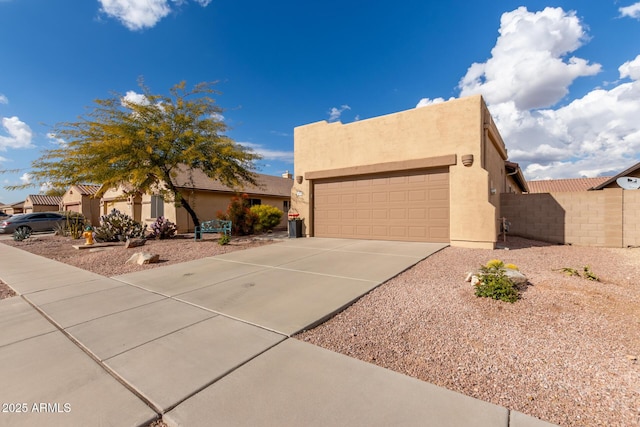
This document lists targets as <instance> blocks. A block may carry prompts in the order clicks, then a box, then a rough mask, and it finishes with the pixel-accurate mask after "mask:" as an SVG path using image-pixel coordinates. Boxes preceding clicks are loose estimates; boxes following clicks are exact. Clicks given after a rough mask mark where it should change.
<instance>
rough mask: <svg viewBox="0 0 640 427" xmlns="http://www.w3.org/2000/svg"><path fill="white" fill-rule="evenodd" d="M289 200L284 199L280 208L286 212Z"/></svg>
mask: <svg viewBox="0 0 640 427" xmlns="http://www.w3.org/2000/svg"><path fill="white" fill-rule="evenodd" d="M290 203H291V202H289V201H288V200H285V201H283V202H282V210H283V211H284V212H285V213H286V212H289V204H290Z"/></svg>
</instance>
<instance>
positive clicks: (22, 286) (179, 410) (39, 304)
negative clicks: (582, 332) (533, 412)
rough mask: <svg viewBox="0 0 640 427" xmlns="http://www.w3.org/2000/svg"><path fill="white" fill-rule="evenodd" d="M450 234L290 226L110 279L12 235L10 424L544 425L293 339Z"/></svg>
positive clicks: (6, 383) (6, 350) (5, 420)
mask: <svg viewBox="0 0 640 427" xmlns="http://www.w3.org/2000/svg"><path fill="white" fill-rule="evenodd" d="M442 247H443V245H434V244H422V243H401V242H372V241H358V240H341V239H293V240H288V241H285V242H283V243H278V244H274V245H268V246H263V247H260V248H256V249H251V250H246V251H240V252H233V253H230V254H225V255H222V256H218V257H211V258H204V259H200V260H196V261H192V262H188V263H183V264H177V265H172V266H168V267H161V268H156V269H152V270H147V271H143V272H139V273H132V274H127V275H123V276H118V277H113V278H105V277H103V276H100V275H96V274H93V273H89V272H86V271H83V270H80V269H77V268H75V267H71V266H68V265H65V264H61V263H57V262H55V261H51V260H47V259H45V258H42V257H39V256H36V255H33V254H30V253H27V252H24V251H21V250H18V249H15V248H12V247H9V246H6V245H1V244H0V279H2V280H3V281H4V282H5V283H8V284H9V285H10V286H11V287H12V288H14V289H15V290H16V291H17V292H18V293H19V294H20V296H19V297H14V298H10V299H7V300H3V301H0V325H2V328H1V329H0V331H1V332H0V378H2V379H3V387H2V388H1V390H0V400H1V401H2V403H3V405H5V404H6V405H7V407H6V408H2V409H3V410H4V411H3V412H0V426H3V425H11V426H16V425H18V426H20V425H66V426H69V425H72V426H75V425H78V426H80V425H95V424H99V425H114V426H115V425H144V424H146V423H149V422H150V421H152V420H154V419H156V418H158V417H159V416H161V415H163V416H164V420H165V421H166V422H167V423H168V424H170V425H183V426H200V425H212V424H215V425H229V426H237V425H247V426H249V425H251V426H255V425H349V426H353V425H390V424H391V425H397V424H403V425H420V426H422V425H434V426H435V425H438V426H441V425H445V426H447V425H450V426H462V425H465V426H466V425H474V426H511V427H526V426H543V425H548V424H546V423H543V422H541V421H539V420H536V419H533V418H531V417H527V416H525V415H523V414H519V413H516V412H513V411H512V412H510V411H508V410H507V409H506V408H502V407H499V406H496V405H493V404H489V403H486V402H482V401H479V400H476V399H473V398H470V397H466V396H463V395H461V394H458V393H454V392H451V391H448V390H445V389H442V388H439V387H436V386H433V385H431V384H428V383H425V382H422V381H419V380H416V379H413V378H410V377H407V376H404V375H401V374H398V373H395V372H392V371H389V370H386V369H383V368H380V367H377V366H375V365H371V364H368V363H365V362H361V361H358V360H355V359H351V358H349V357H346V356H343V355H340V354H337V353H333V352H330V351H328V350H324V349H321V348H319V347H316V346H313V345H311V344H308V343H304V342H301V341H298V340H295V339H291V338H289V337H290V336H291V335H293V334H294V333H296V332H298V331H300V330H303V329H306V328H309V327H311V326H313V325H315V324H317V323H319V322H321V321H322V320H323V319H326V318H327V317H329V316H331V315H332V314H333V313H335V312H336V311H339V310H341V309H342V308H343V307H345V306H346V305H348V304H350V303H351V302H352V301H354V300H355V299H357V298H359V297H360V296H362V295H363V294H365V293H366V292H369V291H370V290H371V289H373V288H375V287H376V286H378V285H379V284H380V283H382V282H384V281H386V280H388V279H389V278H391V277H393V276H395V275H397V274H398V273H399V272H401V271H403V270H405V269H407V268H409V267H411V266H412V265H414V264H415V263H417V262H418V261H420V260H421V259H424V258H425V257H427V256H429V255H430V254H432V253H433V252H435V251H437V250H440V249H441V248H442Z"/></svg>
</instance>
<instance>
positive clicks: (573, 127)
mask: <svg viewBox="0 0 640 427" xmlns="http://www.w3.org/2000/svg"><path fill="white" fill-rule="evenodd" d="M638 5H640V3H638ZM629 13H631V12H629ZM499 34H500V35H499V37H498V39H497V41H496V45H495V46H494V48H493V49H492V51H491V57H490V58H489V59H488V60H487V61H486V62H485V63H481V64H478V63H475V64H472V65H471V66H470V67H469V69H468V70H467V73H466V75H465V76H464V77H463V78H462V79H461V80H460V84H459V88H460V94H461V96H467V95H472V94H477V93H480V94H482V95H483V97H484V99H485V100H486V101H487V104H488V105H489V109H490V110H491V114H492V116H493V117H494V119H495V122H496V124H497V126H498V129H499V130H500V134H501V135H502V137H503V139H504V140H505V143H506V145H507V148H508V150H509V159H510V160H512V161H515V162H518V163H520V165H521V167H522V168H523V170H524V172H525V176H526V177H527V179H530V180H533V179H547V178H575V177H581V176H585V177H593V176H602V175H615V174H617V173H619V172H620V171H622V170H624V169H626V168H628V167H629V166H631V165H633V164H634V163H636V162H638V161H640V155H639V153H640V120H638V117H640V55H638V56H637V57H636V58H635V59H632V60H630V61H627V62H625V63H624V64H622V65H620V67H619V68H618V71H619V73H620V80H619V81H618V82H615V83H613V84H610V85H608V86H607V89H608V90H605V89H601V88H594V89H593V90H591V91H590V92H589V93H587V94H586V95H585V96H583V97H582V98H578V99H574V100H573V101H571V102H569V103H568V104H566V105H562V106H559V107H557V106H556V104H557V103H558V102H559V101H561V100H562V99H563V98H564V97H565V96H566V95H567V94H568V93H569V87H570V85H571V84H572V83H573V81H574V80H575V79H577V78H579V77H581V76H589V75H593V74H596V73H598V72H599V71H600V69H601V66H600V64H590V63H589V62H588V60H585V59H580V58H575V57H571V56H570V55H571V53H572V52H574V51H575V50H576V49H578V48H579V47H580V46H582V45H583V44H584V43H586V42H587V41H588V37H587V34H586V31H585V27H584V26H583V24H582V23H581V22H580V20H579V19H578V18H577V17H576V14H575V12H565V11H564V10H562V9H561V8H546V9H544V10H543V11H540V12H529V11H528V10H527V9H526V8H524V7H520V8H518V9H516V10H514V11H511V12H507V13H504V14H503V15H502V19H501V24H500V29H499ZM437 102H440V99H439V98H436V99H433V100H431V99H429V98H425V99H422V100H420V102H419V103H418V105H417V106H422V105H430V104H433V103H437Z"/></svg>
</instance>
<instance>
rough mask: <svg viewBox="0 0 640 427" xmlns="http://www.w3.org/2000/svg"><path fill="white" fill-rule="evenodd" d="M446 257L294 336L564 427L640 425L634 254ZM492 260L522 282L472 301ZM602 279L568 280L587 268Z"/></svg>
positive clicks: (524, 251) (518, 244) (638, 267)
mask: <svg viewBox="0 0 640 427" xmlns="http://www.w3.org/2000/svg"><path fill="white" fill-rule="evenodd" d="M507 246H508V247H509V248H510V250H504V249H502V250H481V249H463V248H446V249H444V250H442V251H440V252H438V253H436V254H435V255H433V256H431V257H429V258H428V259H426V260H424V261H422V262H420V263H419V264H417V265H416V266H414V267H413V268H411V269H409V270H407V271H405V272H404V273H402V274H400V275H399V276H397V277H395V278H394V279H392V280H390V281H388V282H386V283H385V284H383V285H382V286H380V287H379V288H377V289H375V290H373V291H372V292H370V293H369V294H368V295H366V296H364V297H363V298H362V299H360V300H359V301H357V302H356V303H355V304H353V305H352V306H351V307H349V308H348V309H347V310H345V311H343V312H342V313H340V314H338V315H337V316H335V317H334V318H333V319H331V320H329V321H328V322H326V323H324V324H322V325H320V326H318V327H316V328H315V329H313V330H310V331H306V332H303V333H301V334H299V335H298V336H297V338H298V339H301V340H304V341H307V342H310V343H312V344H316V345H319V346H322V347H325V348H327V349H330V350H333V351H336V352H339V353H342V354H345V355H348V356H351V357H355V358H358V359H361V360H364V361H367V362H370V363H374V364H376V365H379V366H382V367H385V368H388V369H392V370H394V371H397V372H401V373H404V374H406V375H410V376H412V377H416V378H419V379H421V380H424V381H428V382H431V383H434V384H437V385H439V386H443V387H445V388H448V389H450V390H454V391H458V392H460V393H463V394H466V395H468V396H473V397H476V398H478V399H482V400H485V401H489V402H493V403H495V404H498V405H502V406H505V407H507V408H509V409H512V410H517V411H521V412H524V413H526V414H529V415H532V416H535V417H538V418H541V419H543V420H546V421H549V422H553V423H556V424H559V425H563V426H634V425H640V363H639V362H638V357H639V356H640V283H639V281H638V278H639V277H640V249H605V248H585V247H572V246H558V245H544V244H542V243H539V242H533V241H529V240H525V239H519V238H515V237H514V238H510V241H509V242H508V243H507ZM491 259H501V260H503V261H504V262H505V263H513V264H516V265H517V266H518V267H519V268H520V271H522V272H523V273H524V274H525V275H527V277H528V278H529V286H527V287H526V289H524V290H523V291H522V292H521V299H520V300H519V301H517V302H516V303H513V304H510V303H505V302H501V301H495V300H492V299H488V298H478V297H476V296H475V295H474V289H473V286H472V285H471V284H470V283H467V282H465V281H464V278H465V273H466V272H468V271H471V270H474V269H476V268H477V267H478V266H479V265H481V264H485V263H486V262H487V261H489V260H491ZM587 265H588V266H590V269H591V271H592V272H593V273H594V274H596V275H597V276H599V278H600V280H601V282H594V281H589V280H586V279H584V278H581V277H568V276H566V275H565V274H564V273H563V272H561V271H558V270H559V269H562V268H563V267H570V268H574V269H576V270H578V271H580V272H582V270H583V268H584V266H587Z"/></svg>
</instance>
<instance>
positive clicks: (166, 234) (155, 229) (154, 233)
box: [148, 216, 178, 239]
mask: <svg viewBox="0 0 640 427" xmlns="http://www.w3.org/2000/svg"><path fill="white" fill-rule="evenodd" d="M150 228H151V234H149V236H148V237H149V238H151V239H168V238H170V237H173V236H175V235H176V233H177V232H178V229H177V228H176V225H175V224H174V223H172V222H171V221H169V220H168V219H166V218H165V217H163V216H161V217H158V219H156V222H154V223H153V224H151V227H150Z"/></svg>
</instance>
